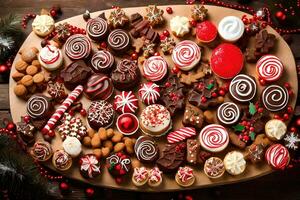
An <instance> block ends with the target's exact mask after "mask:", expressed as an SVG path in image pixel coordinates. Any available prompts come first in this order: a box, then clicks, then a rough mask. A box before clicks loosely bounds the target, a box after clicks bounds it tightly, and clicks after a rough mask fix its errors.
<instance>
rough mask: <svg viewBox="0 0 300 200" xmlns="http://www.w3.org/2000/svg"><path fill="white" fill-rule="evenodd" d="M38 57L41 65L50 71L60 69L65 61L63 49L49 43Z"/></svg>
mask: <svg viewBox="0 0 300 200" xmlns="http://www.w3.org/2000/svg"><path fill="white" fill-rule="evenodd" d="M38 59H39V62H40V63H41V65H42V66H43V67H44V68H45V69H47V70H49V71H54V70H56V69H58V68H59V67H60V66H61V65H62V63H63V56H62V53H61V50H60V49H59V48H57V47H55V46H53V45H47V46H45V47H44V48H42V50H41V51H40V53H39V56H38Z"/></svg>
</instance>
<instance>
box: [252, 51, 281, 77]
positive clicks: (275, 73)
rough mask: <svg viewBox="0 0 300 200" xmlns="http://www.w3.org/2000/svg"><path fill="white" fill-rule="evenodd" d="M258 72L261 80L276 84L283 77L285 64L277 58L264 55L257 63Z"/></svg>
mask: <svg viewBox="0 0 300 200" xmlns="http://www.w3.org/2000/svg"><path fill="white" fill-rule="evenodd" d="M256 72H257V74H258V77H259V78H261V79H263V80H265V81H267V82H274V81H277V80H278V79H280V77H281V76H282V74H283V64H282V62H281V61H280V59H279V58H278V57H276V56H273V55H264V56H262V57H261V58H260V59H259V60H258V61H257V63H256Z"/></svg>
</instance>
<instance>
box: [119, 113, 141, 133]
mask: <svg viewBox="0 0 300 200" xmlns="http://www.w3.org/2000/svg"><path fill="white" fill-rule="evenodd" d="M116 125H117V129H118V131H119V132H120V133H122V134H123V135H132V134H134V133H136V131H137V130H138V128H139V120H138V118H137V117H136V116H135V115H134V114H131V113H123V114H121V115H120V116H119V117H118V119H117V123H116Z"/></svg>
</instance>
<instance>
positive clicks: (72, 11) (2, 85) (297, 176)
mask: <svg viewBox="0 0 300 200" xmlns="http://www.w3.org/2000/svg"><path fill="white" fill-rule="evenodd" d="M61 2H63V3H61ZM145 2H146V3H145ZM158 2H159V3H158ZM231 2H234V1H231ZM262 2H263V1H262ZM262 2H260V1H253V2H251V3H250V4H249V5H250V6H253V7H255V8H259V7H261V6H262V5H263V3H262ZM184 3H185V1H184V0H173V1H170V0H165V1H164V2H162V1H160V0H147V1H141V0H131V1H129V0H110V1H107V0H86V1H85V0H63V1H61V0H59V1H58V0H53V1H50V0H22V1H21V0H1V1H0V9H1V12H0V17H2V16H4V15H6V14H7V13H9V12H11V13H14V14H17V15H19V16H22V15H23V14H26V13H28V12H33V13H39V11H40V9H41V8H49V9H50V8H51V6H52V5H55V4H60V5H61V7H62V10H63V16H62V17H61V18H60V19H59V20H62V19H65V18H69V17H71V16H74V15H79V14H82V13H84V12H85V10H86V9H87V10H89V11H91V12H93V11H97V10H101V9H107V8H110V7H111V6H112V5H115V6H122V7H132V6H143V5H147V4H160V5H161V4H184ZM29 31H31V30H30V29H29V28H28V30H27V34H28V33H29ZM291 37H292V40H293V42H292V43H291V45H290V46H291V48H292V50H293V52H294V55H295V59H296V61H297V63H300V37H299V35H297V34H294V35H291ZM5 118H6V119H10V113H9V99H8V83H7V80H5V79H3V77H1V78H0V122H2V120H3V119H5ZM0 125H1V124H0ZM299 185H300V169H297V168H295V169H291V170H286V171H284V172H275V173H272V174H270V175H267V176H264V177H262V178H258V179H255V180H251V181H247V182H243V183H236V184H231V185H226V186H218V187H214V188H206V189H201V190H192V191H186V192H183V193H182V194H183V195H185V194H189V195H192V196H193V197H194V199H300V193H299V192H298V188H299ZM86 187H88V186H87V185H84V184H82V183H78V182H71V190H72V192H71V193H69V194H66V195H64V196H61V199H85V198H86V196H85V194H84V188H86ZM95 190H96V192H97V193H98V195H99V197H101V199H153V198H157V197H159V198H160V199H176V198H177V197H178V194H179V193H160V194H159V195H158V194H147V193H134V192H125V191H112V190H103V189H100V188H99V189H98V188H96V189H95ZM103 197H104V198H103Z"/></svg>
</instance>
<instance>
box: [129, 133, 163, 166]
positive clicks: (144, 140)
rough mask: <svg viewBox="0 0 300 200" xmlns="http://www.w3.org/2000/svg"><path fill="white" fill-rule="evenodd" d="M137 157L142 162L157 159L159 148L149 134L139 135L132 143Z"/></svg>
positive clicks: (151, 161) (150, 161)
mask: <svg viewBox="0 0 300 200" xmlns="http://www.w3.org/2000/svg"><path fill="white" fill-rule="evenodd" d="M134 152H135V155H136V157H137V159H138V160H139V161H141V162H143V163H153V162H155V161H156V160H157V159H158V156H159V148H158V146H157V144H156V142H155V140H154V139H153V138H151V137H149V136H140V137H139V138H138V139H137V140H136V142H135V145H134Z"/></svg>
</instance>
